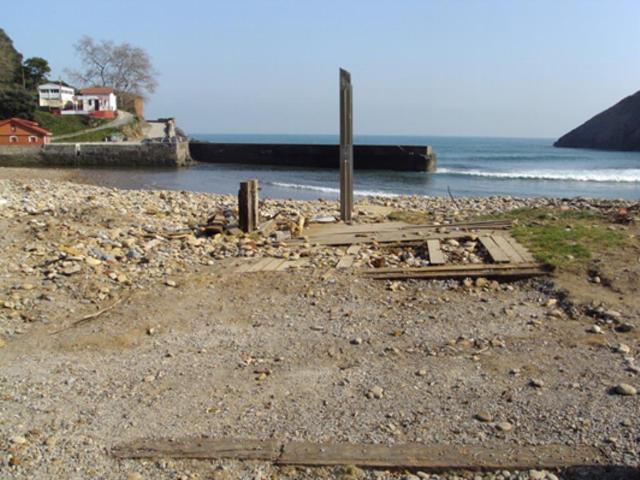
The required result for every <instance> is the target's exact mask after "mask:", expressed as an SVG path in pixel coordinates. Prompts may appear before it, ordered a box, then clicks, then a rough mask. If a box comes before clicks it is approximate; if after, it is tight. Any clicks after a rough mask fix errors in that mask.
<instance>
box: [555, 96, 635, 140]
mask: <svg viewBox="0 0 640 480" xmlns="http://www.w3.org/2000/svg"><path fill="white" fill-rule="evenodd" d="M554 146H556V147H571V148H595V149H599V150H624V151H631V150H634V151H640V91H638V92H636V93H634V94H633V95H631V96H629V97H626V98H624V99H622V100H621V101H619V102H618V103H616V104H615V105H614V106H613V107H611V108H608V109H607V110H605V111H604V112H601V113H599V114H598V115H596V116H595V117H593V118H592V119H591V120H588V121H587V122H585V123H583V124H582V125H580V126H579V127H578V128H575V129H573V130H571V131H570V132H569V133H567V134H566V135H564V136H562V137H560V138H559V139H558V141H557V142H556V143H554Z"/></svg>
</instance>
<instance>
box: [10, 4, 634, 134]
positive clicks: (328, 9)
mask: <svg viewBox="0 0 640 480" xmlns="http://www.w3.org/2000/svg"><path fill="white" fill-rule="evenodd" d="M0 28H4V30H5V31H6V32H7V33H8V35H9V36H10V37H11V38H12V39H13V41H14V45H15V47H16V48H17V49H18V50H19V51H20V52H21V53H23V55H25V57H30V56H41V57H44V58H46V59H47V60H48V61H49V63H50V64H51V66H52V68H53V76H54V77H57V76H60V75H63V71H64V69H65V68H77V67H79V66H80V65H79V63H78V58H77V57H76V55H75V52H74V48H73V45H74V43H75V42H77V40H78V39H79V38H80V37H81V36H82V35H85V34H86V35H90V36H92V37H94V38H96V39H98V40H102V39H105V40H113V41H114V42H116V43H120V42H129V43H131V44H133V45H136V46H139V47H142V48H144V49H145V50H146V51H147V52H148V53H149V54H150V56H151V58H152V60H153V63H154V65H155V67H156V70H157V71H158V72H159V76H158V82H159V87H158V89H157V90H156V91H155V93H153V94H152V95H150V96H149V98H148V101H147V103H146V105H145V113H146V116H147V118H157V117H166V116H175V117H176V118H177V121H178V125H179V126H181V127H182V128H183V129H184V130H185V131H187V132H188V133H191V134H194V133H292V134H332V133H336V132H337V131H338V122H339V118H338V69H339V68H340V67H343V68H346V69H347V70H349V71H350V72H351V75H352V82H353V89H354V107H353V109H354V131H355V133H356V134H382V135H452V136H492V137H544V138H555V137H559V136H560V135H562V134H563V133H566V132H567V131H568V130H571V129H572V128H574V127H576V126H578V125H579V124H581V123H582V122H584V121H585V120H587V119H588V118H590V117H591V116H593V115H595V114H596V113H598V112H600V111H602V110H604V109H605V108H607V107H609V106H611V105H613V104H614V103H616V102H617V101H619V100H620V99H622V98H623V97H625V96H627V95H630V94H632V93H634V92H636V91H637V90H639V89H640V1H638V0H606V1H605V0H464V1H463V0H442V1H436V0H208V1H205V0H202V1H196V0H181V1H179V2H176V1H175V0H173V1H165V0H153V1H149V0H144V1H143V0H127V1H107V0H102V1H100V2H87V1H86V0H83V1H75V0H58V1H57V2H50V1H41V0H31V1H30V2H28V7H27V4H25V3H24V2H6V5H3V6H2V12H1V13H0Z"/></svg>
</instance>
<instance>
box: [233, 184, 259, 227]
mask: <svg viewBox="0 0 640 480" xmlns="http://www.w3.org/2000/svg"><path fill="white" fill-rule="evenodd" d="M238 214H239V219H238V220H239V224H240V229H241V230H242V231H243V232H245V233H250V232H253V231H254V230H255V229H256V228H257V225H258V223H259V222H260V213H259V210H258V181H257V180H247V181H246V182H240V191H239V192H238Z"/></svg>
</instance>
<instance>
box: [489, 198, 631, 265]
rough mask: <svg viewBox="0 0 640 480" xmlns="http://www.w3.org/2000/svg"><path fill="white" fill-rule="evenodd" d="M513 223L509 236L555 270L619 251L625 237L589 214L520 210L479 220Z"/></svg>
mask: <svg viewBox="0 0 640 480" xmlns="http://www.w3.org/2000/svg"><path fill="white" fill-rule="evenodd" d="M482 219H483V220H488V219H510V220H513V222H514V226H513V228H512V233H513V236H514V237H515V238H516V239H517V240H518V241H520V242H521V243H522V244H523V245H525V246H526V247H527V248H528V249H529V250H530V251H531V253H532V254H533V255H534V256H535V257H536V258H537V259H538V260H539V261H541V262H544V263H546V264H548V265H551V266H553V267H556V268H564V269H575V268H582V267H585V266H586V265H587V264H588V262H589V260H591V258H592V257H593V255H594V254H595V253H596V252H599V253H606V252H607V251H610V250H613V249H616V248H621V247H623V246H624V245H625V243H627V242H628V236H627V235H625V233H624V232H621V231H619V230H612V229H610V228H609V226H610V225H611V223H610V220H609V219H607V218H606V217H605V216H604V215H603V214H601V213H599V212H593V211H575V210H557V209H539V208H533V209H532V208H521V209H516V210H512V211H510V212H507V213H504V214H500V215H494V216H490V217H482Z"/></svg>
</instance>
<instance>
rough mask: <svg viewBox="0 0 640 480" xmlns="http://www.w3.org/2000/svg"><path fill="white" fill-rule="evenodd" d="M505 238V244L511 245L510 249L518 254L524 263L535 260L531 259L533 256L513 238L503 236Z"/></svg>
mask: <svg viewBox="0 0 640 480" xmlns="http://www.w3.org/2000/svg"><path fill="white" fill-rule="evenodd" d="M505 238H506V240H507V242H509V245H511V247H512V248H513V249H514V250H515V251H516V252H518V253H519V254H520V256H521V257H522V259H523V260H524V261H525V262H533V261H535V259H534V258H533V255H531V252H529V250H527V249H526V248H525V247H523V246H522V245H520V244H519V243H518V241H517V240H516V239H515V238H513V237H511V236H510V235H508V236H505Z"/></svg>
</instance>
